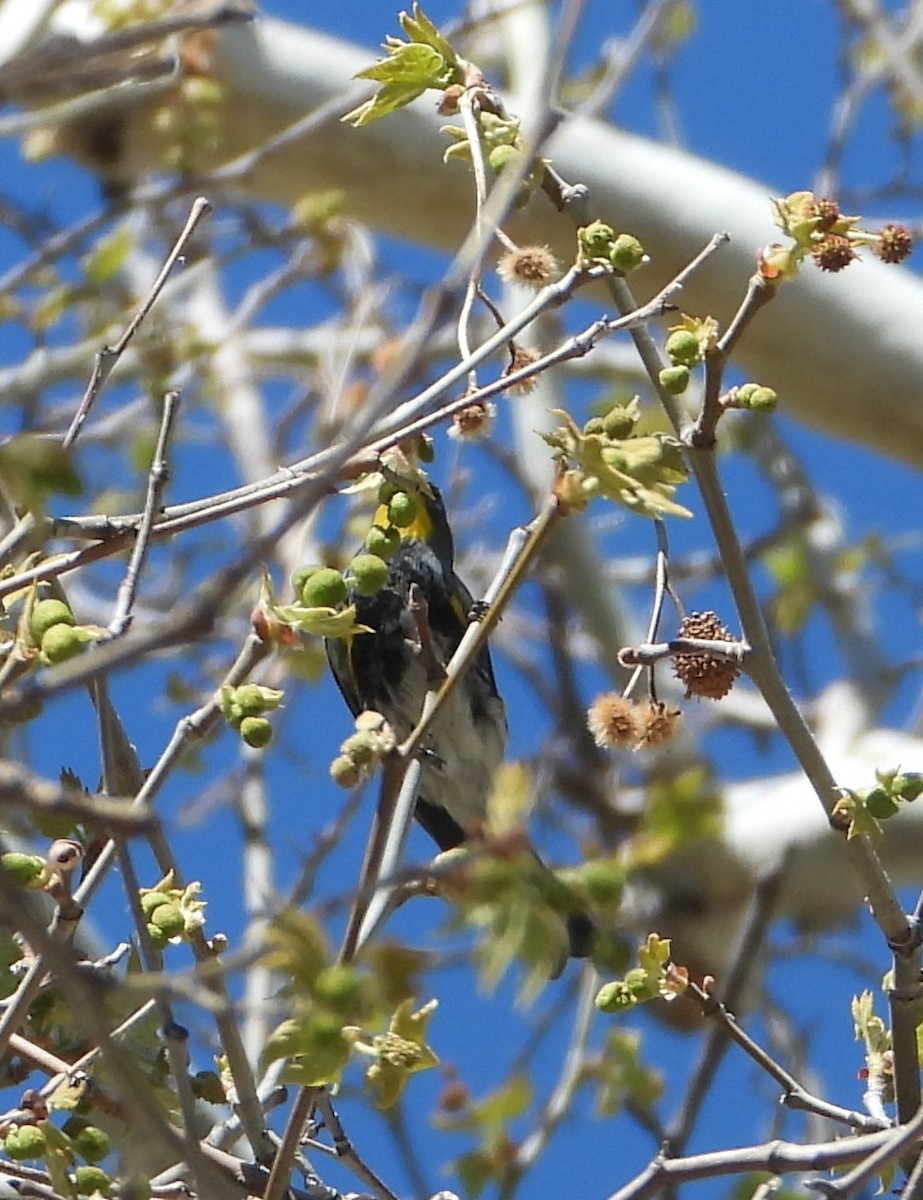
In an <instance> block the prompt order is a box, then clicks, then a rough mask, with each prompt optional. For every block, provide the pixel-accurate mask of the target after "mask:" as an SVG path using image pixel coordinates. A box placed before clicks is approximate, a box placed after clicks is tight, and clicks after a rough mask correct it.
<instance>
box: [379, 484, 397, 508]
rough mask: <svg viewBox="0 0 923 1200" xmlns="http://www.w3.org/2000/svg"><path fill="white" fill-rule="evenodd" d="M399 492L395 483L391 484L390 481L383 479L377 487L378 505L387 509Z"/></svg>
mask: <svg viewBox="0 0 923 1200" xmlns="http://www.w3.org/2000/svg"><path fill="white" fill-rule="evenodd" d="M399 491H401V489H400V488H399V487H398V486H397V484H396V483H392V482H391V480H390V479H385V480H384V481H383V482H382V483H381V484H379V487H378V503H379V504H383V505H384V506H385V507H386V508H387V506H388V505H389V504H390V503H391V498H392V497H393V496H395V495H396V494H397V493H398V492H399Z"/></svg>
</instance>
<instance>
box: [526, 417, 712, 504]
mask: <svg viewBox="0 0 923 1200" xmlns="http://www.w3.org/2000/svg"><path fill="white" fill-rule="evenodd" d="M556 415H557V416H559V417H561V419H562V421H563V425H562V426H561V427H560V428H558V429H556V430H554V431H553V432H551V433H548V434H543V435H542V436H543V437H544V440H545V441H546V442H547V443H548V445H549V446H551V447H552V449H553V451H554V452H555V458H556V460H557V462H558V464H559V468H560V474H559V480H560V481H561V482H562V483H565V482H566V495H564V496H563V497H562V498H564V499H565V501H566V503H568V504H570V505H572V506H574V505H575V504H579V503H580V502H581V501H582V502H584V503H585V502H586V501H587V500H589V499H591V498H592V497H593V496H597V495H603V496H608V497H609V498H610V499H612V500H616V501H617V502H618V503H620V504H624V505H625V506H626V507H627V508H630V509H631V510H632V511H634V512H636V513H639V514H640V515H642V516H647V517H660V516H666V515H668V514H670V515H673V516H685V517H688V516H690V515H691V514H690V513H689V511H688V510H687V509H685V508H683V507H681V506H680V505H679V504H676V503H675V501H674V500H673V494H674V492H675V491H676V485H677V484H679V483H682V482H683V481H684V480H685V479H686V477H687V471H686V466H685V462H684V460H683V455H682V447H681V446H680V444H679V443H678V442H677V441H676V439H675V438H671V437H669V436H667V435H666V434H660V433H655V434H648V435H640V434H638V433H636V432H634V428H635V425H636V424H637V421H638V419H639V417H640V406H639V404H638V401H637V399H635V400H632V401H631V403H630V404H628V405H625V406H624V407H618V408H616V409H613V411H612V412H610V413H608V414H607V415H606V416H605V417H592V418H591V419H590V420H589V421H588V422H587V423H586V425H585V426H584V428H583V429H580V428H579V426H578V425H577V424H576V422H575V421H574V420H573V419H572V418H571V417H570V415H569V414H568V413H566V412H562V411H558V412H557V413H556ZM626 433H627V436H626ZM559 494H560V492H559Z"/></svg>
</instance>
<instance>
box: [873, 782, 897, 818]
mask: <svg viewBox="0 0 923 1200" xmlns="http://www.w3.org/2000/svg"><path fill="white" fill-rule="evenodd" d="M865 807H866V810H867V811H868V812H869V813H871V815H872V816H873V817H874V818H875V819H876V820H878V821H886V820H887V819H888V817H893V816H894V814H895V813H896V812H897V801H896V800H895V799H894V797H893V796H890V795H889V794H888V793H887V792H886V791H885V789H884V788H883V787H876V788H872V790H871V791H870V792H869V794H868V795H867V796H866V797H865Z"/></svg>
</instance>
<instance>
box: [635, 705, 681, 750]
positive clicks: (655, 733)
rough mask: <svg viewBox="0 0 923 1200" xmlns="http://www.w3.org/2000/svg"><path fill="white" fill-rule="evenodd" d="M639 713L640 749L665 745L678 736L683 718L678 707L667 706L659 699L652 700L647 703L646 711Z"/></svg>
mask: <svg viewBox="0 0 923 1200" xmlns="http://www.w3.org/2000/svg"><path fill="white" fill-rule="evenodd" d="M639 715H640V717H641V720H640V725H641V731H640V735H639V737H638V742H637V748H638V749H641V747H647V748H653V747H654V746H663V745H665V744H666V743H667V742H671V741H672V740H673V738H674V737H675V736H676V730H677V727H678V726H679V723H680V721H681V720H682V714H681V713H680V711H679V709H678V708H667V706H666V705H665V704H663V703H662V702H660V701H657V700H651V701H650V702H649V703H648V705H647V710H646V712H642V713H641V714H639Z"/></svg>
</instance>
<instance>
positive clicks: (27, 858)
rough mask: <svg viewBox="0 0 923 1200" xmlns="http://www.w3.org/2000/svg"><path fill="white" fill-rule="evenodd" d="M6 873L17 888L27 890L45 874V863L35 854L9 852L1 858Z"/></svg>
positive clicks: (16, 851)
mask: <svg viewBox="0 0 923 1200" xmlns="http://www.w3.org/2000/svg"><path fill="white" fill-rule="evenodd" d="M0 864H2V866H3V869H4V871H5V872H6V873H7V875H8V876H9V877H10V879H11V880H12V881H13V883H15V884H16V886H17V887H22V888H27V887H28V886H29V885H30V884H32V883H35V882H36V880H39V879H41V877H42V875H43V874H44V873H45V869H46V868H45V863H44V861H43V860H42V859H41V858H39V857H38V856H37V855H35V854H21V853H20V852H19V851H18V850H9V851H8V852H7V853H6V854H4V855H3V856H2V858H0Z"/></svg>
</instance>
